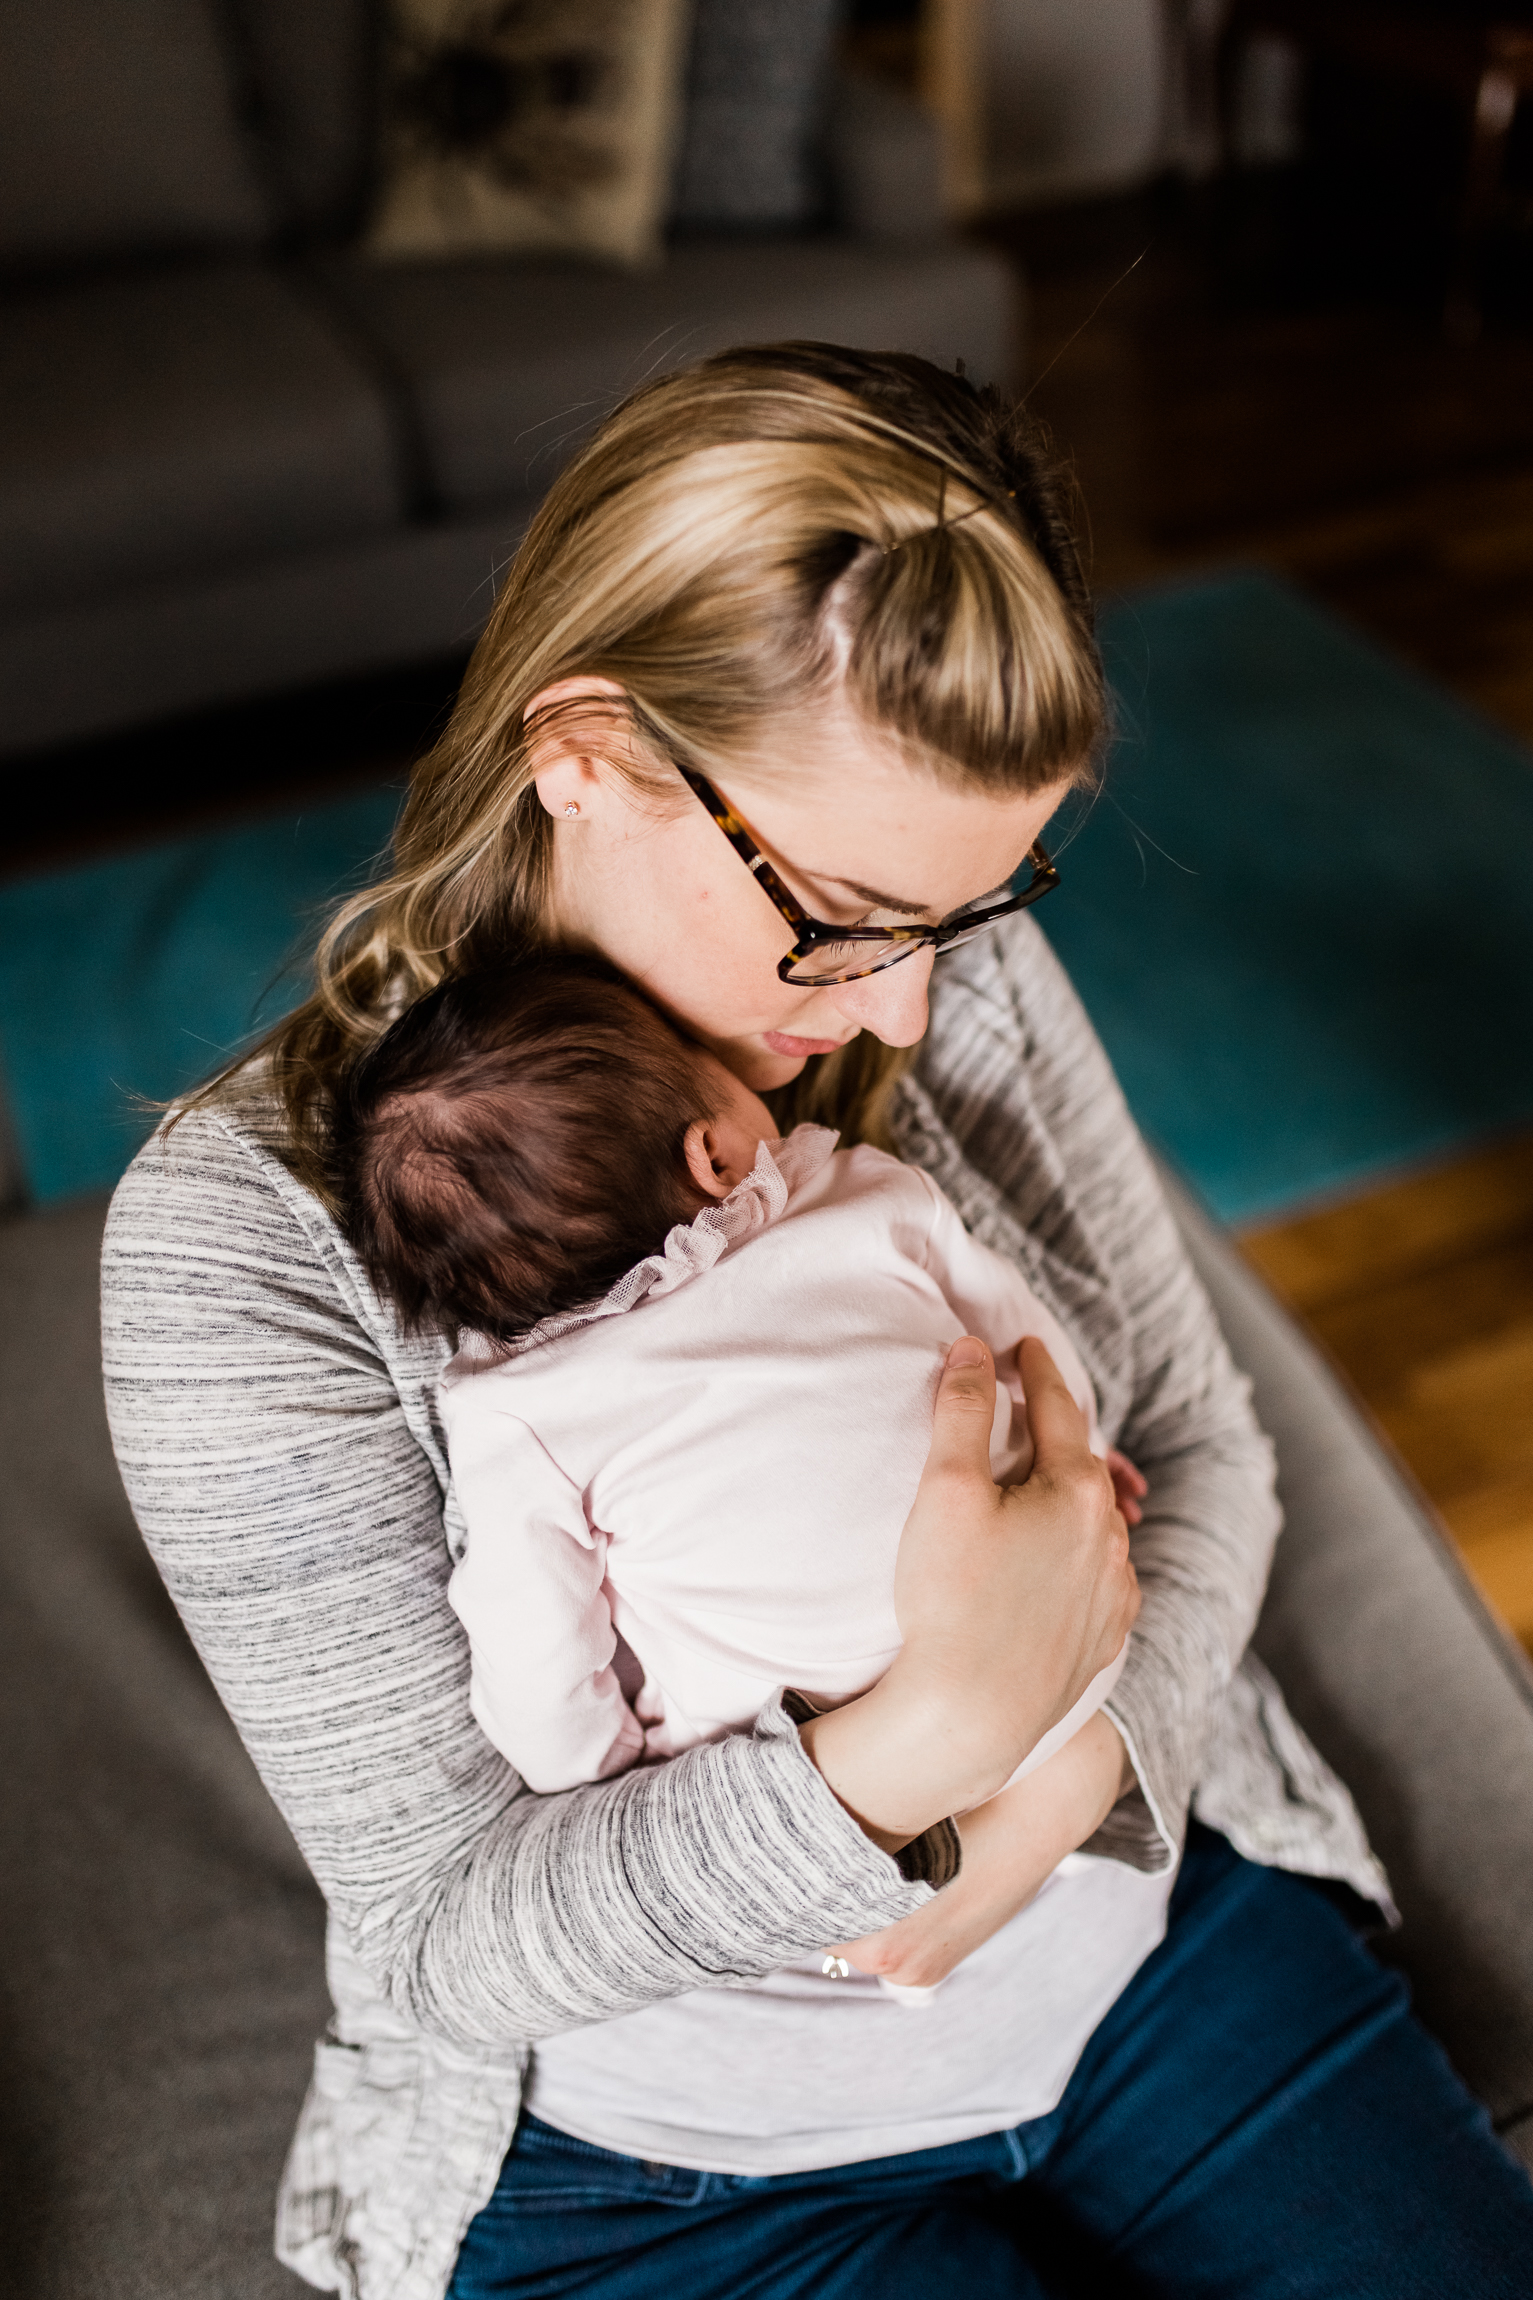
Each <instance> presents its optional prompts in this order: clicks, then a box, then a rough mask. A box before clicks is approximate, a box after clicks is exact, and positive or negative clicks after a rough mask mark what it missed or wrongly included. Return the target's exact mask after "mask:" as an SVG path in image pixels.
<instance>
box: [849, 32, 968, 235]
mask: <svg viewBox="0 0 1533 2300" xmlns="http://www.w3.org/2000/svg"><path fill="white" fill-rule="evenodd" d="M825 151H826V157H827V162H828V168H829V175H830V191H831V202H832V206H833V209H834V212H835V219H836V222H837V223H838V224H839V225H840V226H841V227H842V229H843V230H845V231H848V232H851V233H852V234H854V235H855V237H857V238H858V239H864V240H903V241H907V242H908V241H912V240H933V239H939V238H940V237H941V236H942V232H943V228H944V219H943V212H942V141H941V130H940V128H939V126H938V124H937V121H936V119H935V118H934V117H933V115H932V114H931V113H930V112H928V111H926V110H925V109H924V107H923V106H922V105H920V104H918V103H917V102H916V100H915V98H914V97H913V96H907V95H906V94H905V93H904V92H903V91H902V90H901V89H899V88H896V87H894V86H892V85H891V84H890V83H889V82H888V81H885V80H874V79H869V78H865V77H863V76H861V75H854V74H852V73H843V74H841V75H839V76H838V77H837V79H836V80H835V82H834V83H833V86H832V91H831V100H830V108H829V113H828V117H827V120H826V129H825Z"/></svg>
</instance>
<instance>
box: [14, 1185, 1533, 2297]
mask: <svg viewBox="0 0 1533 2300" xmlns="http://www.w3.org/2000/svg"><path fill="white" fill-rule="evenodd" d="M1179 1206H1180V1210H1181V1212H1182V1216H1183V1220H1184V1226H1185V1228H1186V1231H1187V1234H1188V1237H1189V1240H1190V1243H1191V1245H1192V1249H1193V1252H1194V1254H1195V1256H1196V1259H1197V1261H1198V1264H1199V1266H1200V1268H1201V1270H1202V1272H1203V1275H1204V1278H1205V1280H1206V1282H1207V1284H1208V1285H1209V1287H1210V1290H1211V1291H1212V1293H1213V1295H1214V1298H1215V1301H1216V1302H1217V1304H1218V1307H1219V1310H1220V1313H1221V1315H1222V1316H1223V1318H1224V1321H1225V1325H1226V1329H1227V1331H1228V1333H1229V1335H1230V1338H1231V1341H1232V1343H1233V1345H1234V1348H1235V1351H1236V1354H1237V1356H1238V1357H1239V1358H1240V1360H1241V1362H1242V1363H1243V1364H1244V1365H1245V1366H1246V1367H1247V1368H1248V1369H1249V1371H1250V1372H1251V1373H1252V1374H1253V1375H1254V1376H1255V1379H1256V1388H1257V1402H1258V1406H1259V1408H1260V1411H1261V1413H1262V1415H1263V1418H1264V1419H1265V1421H1266V1424H1267V1426H1268V1428H1269V1429H1270V1430H1271V1431H1272V1432H1273V1434H1274V1435H1275V1437H1276V1439H1277V1442H1278V1447H1279V1452H1280V1455H1281V1459H1282V1475H1283V1488H1284V1498H1285V1501H1286V1504H1287V1510H1288V1527H1287V1531H1286V1532H1285V1534H1284V1536H1283V1539H1282V1541H1281V1543H1280V1544H1279V1549H1278V1559H1277V1570H1276V1572H1275V1574H1274V1577H1273V1582H1272V1589H1271V1595H1270V1597H1269V1599H1268V1602H1267V1607H1266V1611H1265V1613H1264V1614H1263V1617H1262V1623H1261V1629H1260V1633H1259V1638H1258V1643H1259V1645H1260V1648H1261V1651H1262V1653H1263V1655H1264V1656H1265V1658H1266V1660H1267V1661H1268V1663H1269V1664H1270V1666H1271V1667H1272V1668H1273V1669H1274V1670H1275V1672H1276V1673H1277V1675H1278V1677H1279V1678H1280V1679H1281V1681H1282V1683H1283V1685H1284V1688H1285V1690H1286V1691H1287V1693H1288V1696H1289V1698H1290V1700H1291V1701H1292V1703H1293V1705H1294V1707H1295V1709H1296V1711H1297V1712H1298V1715H1299V1716H1300V1718H1301V1719H1302V1721H1303V1723H1304V1724H1305V1725H1306V1726H1307V1727H1308V1729H1309V1731H1310V1733H1311V1734H1312V1735H1313V1736H1314V1738H1315V1740H1316V1741H1317V1742H1318V1743H1319V1744H1320V1746H1321V1748H1322V1749H1323V1750H1324V1751H1325V1752H1326V1754H1327V1755H1328V1756H1329V1757H1330V1758H1331V1759H1332V1760H1333V1761H1334V1762H1335V1763H1336V1764H1337V1765H1339V1766H1340V1768H1341V1770H1342V1771H1343V1772H1344V1773H1345V1775H1346V1776H1347V1778H1348V1780H1349V1781H1350V1782H1351V1783H1352V1785H1353V1787H1354V1789H1355V1790H1356V1792H1357V1797H1358V1801H1359V1803H1360V1805H1361V1806H1362V1809H1363V1813H1364V1816H1365V1818H1366V1820H1367V1822H1368V1826H1369V1828H1370V1830H1371V1831H1372V1833H1373V1837H1374V1841H1375V1843H1376V1844H1377V1846H1378V1849H1379V1851H1380V1852H1381V1853H1382V1855H1383V1857H1384V1859H1385V1861H1386V1862H1387V1863H1388V1865H1389V1868H1390V1871H1391V1874H1392V1876H1393V1879H1394V1883H1395V1888H1396V1891H1397V1893H1398V1895H1399V1899H1400V1904H1401V1907H1402V1909H1403V1911H1404V1914H1405V1926H1404V1931H1403V1933H1402V1934H1401V1935H1400V1936H1399V1937H1398V1940H1397V1941H1396V1942H1395V1943H1393V1944H1392V1945H1391V1948H1390V1951H1389V1953H1391V1954H1393V1955H1396V1956H1398V1957H1399V1959H1400V1960H1401V1961H1402V1962H1403V1964H1404V1965H1405V1967H1406V1969H1407V1970H1408V1972H1409V1973H1410V1975H1411V1978H1412V1980H1413V1982H1414V1984H1415V1989H1416V1996H1417V2003H1418V2005H1419V2007H1420V2010H1421V2012H1422V2013H1423V2015H1424V2017H1425V2018H1426V2019H1427V2020H1428V2022H1430V2024H1431V2025H1432V2026H1433V2027H1434V2028H1435V2029H1436V2031H1437V2033H1438V2034H1439V2036H1441V2038H1442V2039H1443V2041H1444V2042H1445V2043H1446V2045H1447V2046H1448V2049H1449V2051H1450V2052H1451V2053H1452V2055H1453V2057H1454V2059H1455V2060H1456V2061H1457V2063H1458V2066H1459V2067H1460V2069H1461V2070H1462V2071H1463V2073H1464V2075H1465V2076H1466V2077H1467V2078H1468V2079H1469V2081H1470V2083H1471V2084H1472V2085H1474V2087H1475V2088H1476V2089H1477V2090H1478V2092H1479V2093H1480V2094H1481V2095H1482V2097H1483V2098H1484V2099H1485V2100H1486V2101H1487V2102H1488V2103H1489V2105H1490V2107H1491V2110H1492V2112H1493V2114H1494V2115H1495V2117H1496V2120H1497V2122H1498V2124H1499V2126H1500V2128H1501V2130H1502V2131H1503V2133H1504V2134H1505V2135H1506V2137H1507V2139H1508V2141H1509V2142H1510V2144H1511V2145H1512V2147H1513V2148H1515V2149H1517V2150H1518V2151H1519V2152H1520V2153H1521V2154H1522V2156H1523V2157H1524V2158H1525V2160H1526V2161H1528V2162H1529V2163H1530V2164H1533V1894H1530V1893H1529V1890H1528V1880H1529V1877H1530V1875H1533V1675H1530V1672H1529V1670H1528V1668H1527V1666H1526V1664H1525V1663H1524V1661H1523V1660H1522V1657H1521V1656H1520V1654H1518V1653H1516V1652H1515V1651H1514V1650H1513V1649H1512V1648H1511V1647H1510V1646H1509V1645H1508V1644H1507V1643H1506V1641H1505V1640H1504V1639H1503V1638H1502V1637H1501V1635H1500V1634H1499V1632H1498V1631H1497V1629H1496V1628H1495V1626H1494V1625H1493V1624H1492V1623H1491V1622H1490V1621H1489V1620H1488V1619H1487V1617H1486V1615H1485V1613H1484V1611H1483V1609H1482V1607H1481V1606H1480V1604H1479V1602H1478V1600H1477V1599H1476V1597H1475V1595H1474V1593H1473V1591H1472V1590H1471V1589H1470V1587H1469V1585H1468V1583H1467V1581H1466V1580H1465V1578H1464V1575H1463V1574H1462V1572H1461V1571H1460V1570H1459V1568H1458V1566H1457V1565H1456V1563H1455V1562H1454V1559H1453V1557H1452V1556H1451V1554H1450V1552H1449V1550H1448V1548H1447V1546H1446V1544H1445V1542H1444V1540H1443V1538H1442V1536H1441V1535H1440V1533H1439V1532H1438V1530H1437V1528H1436V1526H1435V1525H1434V1524H1433V1523H1432V1522H1431V1520H1430V1518H1429V1516H1428V1515H1427V1513H1426V1512H1425V1511H1424V1510H1423V1508H1422V1506H1421V1505H1420V1503H1419V1502H1418V1500H1417V1499H1416V1497H1415V1495H1414V1494H1413V1493H1412V1492H1411V1491H1410V1489H1409V1487H1408V1486H1407V1485H1406V1483H1405V1481H1404V1480H1403V1479H1402V1477H1401V1476H1400V1474H1399V1472H1398V1470H1397V1469H1396V1467H1395V1466H1394V1464H1393V1463H1392V1462H1391V1461H1390V1460H1389V1459H1388V1458H1387V1457H1386V1456H1385V1455H1384V1454H1383V1453H1382V1452H1381V1450H1380V1448H1379V1447H1378V1445H1377V1444H1376V1443H1375V1441H1374V1439H1373V1438H1372V1437H1371V1436H1370V1435H1369V1433H1368V1432H1367V1431H1366V1430H1365V1429H1364V1428H1363V1427H1362V1425H1361V1424H1360V1422H1359V1421H1358V1419H1357V1417H1356V1415H1355V1414H1354V1413H1353V1411H1352V1409H1351V1407H1350V1406H1349V1405H1348V1403H1347V1401H1346V1399H1345V1397H1344V1396H1343V1395H1342V1394H1341V1393H1340V1391H1339V1390H1338V1388H1337V1385H1336V1383H1335V1381H1334V1380H1333V1379H1332V1377H1331V1376H1330V1375H1329V1373H1328V1372H1327V1371H1326V1369H1325V1368H1324V1366H1323V1365H1322V1364H1321V1363H1320V1362H1319V1361H1318V1360H1317V1358H1316V1357H1315V1356H1314V1354H1313V1352H1312V1351H1311V1350H1310V1349H1309V1347H1308V1345H1307V1344H1306V1343H1305V1342H1304V1341H1303V1339H1302V1338H1301V1337H1300V1336H1299V1335H1298V1333H1297V1332H1296V1331H1295V1329H1294V1328H1293V1327H1292V1326H1291V1325H1290V1324H1289V1322H1288V1320H1287V1319H1286V1318H1285V1317H1284V1315H1283V1314H1282V1313H1281V1312H1280V1311H1279V1310H1278V1309H1277V1307H1276V1306H1275V1305H1274V1303H1273V1301H1272V1300H1271V1298H1270V1296H1269V1295H1267V1294H1266V1293H1265V1291H1264V1290H1263V1288H1262V1287H1261V1285H1260V1284H1259V1282H1258V1281H1257V1280H1256V1279H1255V1278H1254V1277H1253V1276H1252V1275H1251V1274H1250V1272H1249V1271H1248V1270H1247V1269H1246V1268H1245V1266H1244V1265H1243V1264H1242V1263H1241V1262H1240V1260H1239V1259H1238V1257H1237V1256H1236V1255H1235V1253H1234V1252H1233V1250H1232V1248H1231V1247H1230V1245H1229V1244H1228V1242H1227V1241H1226V1240H1225V1239H1224V1238H1223V1237H1222V1236H1221V1235H1220V1234H1219V1233H1218V1232H1216V1231H1215V1230H1214V1229H1213V1228H1212V1226H1211V1225H1209V1224H1208V1223H1207V1222H1206V1221H1205V1220H1204V1219H1203V1217H1202V1216H1201V1215H1200V1214H1199V1213H1198V1211H1197V1209H1196V1208H1195V1207H1193V1206H1192V1205H1191V1204H1190V1203H1189V1202H1187V1201H1185V1200H1180V1201H1179ZM102 1212H103V1209H102V1206H101V1205H100V1204H99V1203H80V1204H76V1205H74V1206H72V1207H70V1208H68V1209H65V1210H60V1211H56V1212H51V1213H44V1214H28V1215H20V1216H17V1217H14V1218H13V1219H11V1220H10V1221H8V1222H3V1223H0V1300H3V1301H4V1303H5V1306H6V1315H5V1318H4V1320H3V1321H0V1459H3V1461H4V1464H5V1474H4V1478H3V1480H0V1520H3V1524H0V1641H3V1644H0V1705H3V1710H4V1735H5V1740H4V1748H5V1761H4V1764H3V1765H0V1800H3V1804H4V1829H3V1841H4V1843H5V1846H6V1857H5V1859H4V1860H3V1861H0V1912H3V1927H4V1931H3V1941H0V1975H3V1978H4V1993H3V2000H0V2001H3V2003H4V2006H5V2012H4V2020H5V2034H4V2037H3V2040H0V2054H3V2065H4V2067H5V2069H6V2082H5V2085H4V2087H3V2088H0V2192H3V2193H4V2194H5V2207H4V2214H3V2225H4V2227H5V2229H6V2237H5V2243H4V2246H3V2248H0V2290H3V2291H5V2292H14V2293H16V2294H18V2295H25V2296H26V2300H97V2296H98V2295H108V2294H109V2295H110V2296H111V2300H279V2296H280V2295H283V2294H287V2295H291V2296H296V2294H297V2293H298V2292H299V2290H300V2289H301V2287H300V2286H299V2285H298V2284H297V2283H296V2282H295V2281H294V2280H293V2279H292V2278H290V2277H289V2276H288V2275H287V2274H286V2272H285V2271H283V2270H281V2269H279V2268H278V2267H277V2266H276V2265H275V2263H274V2262H273V2260H272V2259H271V2236H270V2231H271V2216H272V2201H273V2196H274V2192H275V2189H276V2183H277V2176H278V2172H279V2169H280V2166H281V2162H282V2157H283V2152H284V2150H285V2147H286V2144H287V2140H288V2137H289V2134H290V2132H291V2129H292V2125H293V2120H294V2117H295V2115H296V2113H297V2108H298V2103H299V2101H300V2099H301V2097H302V2094H303V2090H304V2085H305V2083H306V2081H307V2076H308V2067H309V2053H310V2046H311V2043H312V2040H313V2038H314V2037H315V2035H316V2034H317V2033H318V2031H319V2029H320V2027H321V2026H322V2024H323V2022H324V2020H325V2017H326V2012H327V2004H326V1997H325V1988H324V1976H323V1969H322V1962H321V1912H320V1904H319V1897H318V1894H317V1893H316V1891H315V1889H314V1887H313V1885H312V1883H311V1882H310V1880H309V1878H308V1876H307V1874H306V1872H305V1870H304V1867H303V1864H302V1862H301V1860H300V1859H299V1856H298V1854H297V1852H296V1850H295V1849H294V1846H293V1844H292V1841H291V1839H290V1838H289V1837H288V1835H287V1833H286V1831H285V1830H284V1828H283V1826H282V1823H281V1821H280V1820H279V1819H278V1817H277V1815H276V1813H275V1812H274V1810H273V1809H272V1806H271V1804H270V1803H269V1801H268V1800H267V1798H266V1796H265V1793H264V1791H263V1790H262V1788H261V1786H260V1783H259V1782H258V1780H257V1779H256V1777H255V1775H254V1773H253V1771H252V1770H251V1767H250V1765H249V1763H248V1761H247V1760H246V1758H245V1756H244V1753H243V1751H242V1750H241V1748H240V1745H239V1743H238V1741H237V1740H236V1739H235V1736H234V1732H233V1728H232V1727H231V1726H230V1724H229V1722H228V1720H227V1718H226V1717H225V1715H224V1713H223V1711H222V1710H221V1708H220V1707H219V1704H218V1701H217V1699H216V1697H215V1695H214V1694H213V1691H212V1689H211V1687H210V1686H209V1684H208V1682H207V1680H206V1678H205V1677H204V1676H203V1674H202V1672H201V1669H200V1667H199V1665H198V1663H197V1661H196V1659H195V1657H194V1655H193V1653H192V1652H191V1649H190V1647H189V1646H188V1644H187V1642H186V1640H185V1638H184V1636H183V1635H182V1633H181V1630H180V1628H179V1625H178V1623H177V1621H176V1619H175V1616H174V1615H173V1614H172V1612H171V1610H170V1607H169V1605H168V1603H167V1601H166V1599H165V1596H164V1593H163V1591H162V1590H161V1588H160V1585H159V1582H158V1581H157V1579H156V1577H155V1574H154V1569H153V1567H152V1566H151V1564H150V1562H149V1559H148V1557H147V1555H146V1553H145V1551H144V1549H143V1547H142V1545H141V1544H140V1542H139V1539H138V1536H137V1533H136V1531H135V1528H134V1525H133V1521H132V1518H131V1516H130V1515H129V1512H128V1507H127V1503H126V1501H125V1499H124V1496H123V1493H122V1489H121V1487H120V1485H119V1483H118V1480H117V1475H116V1471H115V1468H114V1466H113V1462H112V1456H111V1451H110V1447H109V1445H108V1441H107V1433H106V1425H105V1419H104V1415H103V1412H102V1408H101V1403H100V1376H99V1370H98V1365H97V1331H96V1307H95V1305H96V1263H97V1256H98V1252H99V1245H100V1232H101V1220H102Z"/></svg>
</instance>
